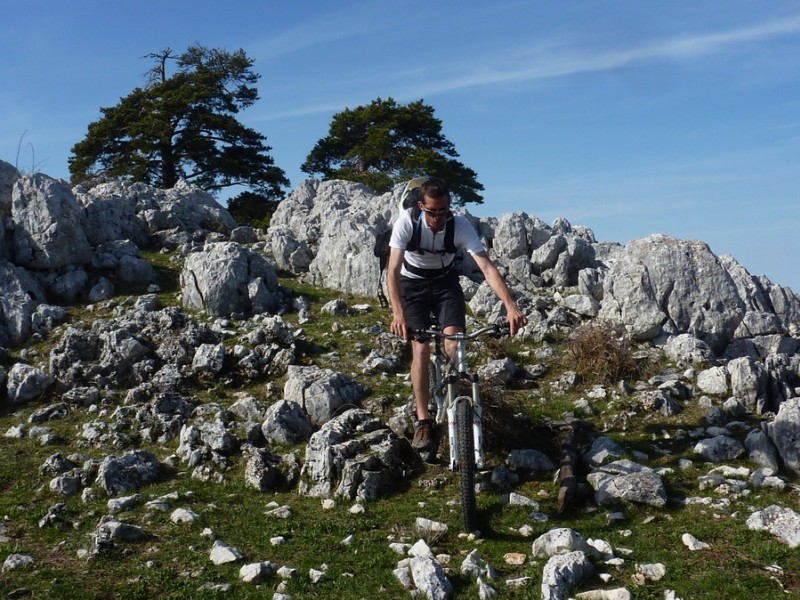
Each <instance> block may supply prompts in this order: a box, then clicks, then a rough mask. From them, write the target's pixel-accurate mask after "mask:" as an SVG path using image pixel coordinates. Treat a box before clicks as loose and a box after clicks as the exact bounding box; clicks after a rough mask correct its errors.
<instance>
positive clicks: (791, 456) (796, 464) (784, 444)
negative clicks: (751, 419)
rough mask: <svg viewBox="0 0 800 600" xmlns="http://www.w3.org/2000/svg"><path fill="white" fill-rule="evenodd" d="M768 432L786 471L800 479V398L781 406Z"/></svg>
mask: <svg viewBox="0 0 800 600" xmlns="http://www.w3.org/2000/svg"><path fill="white" fill-rule="evenodd" d="M767 431H768V433H769V437H770V439H771V440H772V442H773V443H774V444H775V447H776V448H777V450H778V453H779V454H780V456H781V459H782V460H783V464H784V466H785V467H786V469H787V470H788V471H790V472H791V473H793V474H794V475H795V476H799V477H800V398H792V399H790V400H787V401H786V402H784V403H783V404H781V407H780V410H778V414H777V416H776V417H775V420H774V421H773V422H772V423H770V424H769V425H768V426H767Z"/></svg>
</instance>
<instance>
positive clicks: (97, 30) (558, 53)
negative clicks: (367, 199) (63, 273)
mask: <svg viewBox="0 0 800 600" xmlns="http://www.w3.org/2000/svg"><path fill="white" fill-rule="evenodd" d="M0 14H2V25H0V56H3V61H2V64H0V81H2V82H3V85H2V91H0V159H2V160H5V161H7V162H10V163H12V164H16V165H17V166H18V167H19V168H20V169H21V170H25V171H31V170H39V171H42V172H44V173H47V174H49V175H51V176H53V177H62V178H65V179H66V178H68V176H69V174H68V169H67V158H68V157H69V153H70V148H71V147H72V145H74V144H75V143H76V142H78V141H80V140H81V139H82V138H83V136H84V135H85V134H86V128H87V126H88V124H89V123H90V122H91V121H94V120H96V119H98V118H99V117H100V112H99V109H100V107H107V106H113V105H115V104H116V103H117V102H118V101H119V99H120V98H121V97H123V96H126V95H127V94H128V93H129V92H130V91H132V90H133V89H134V88H135V87H137V86H141V85H142V84H143V83H144V73H145V72H146V71H147V70H148V69H149V67H150V66H152V63H151V62H149V61H148V60H147V59H144V58H142V57H143V56H145V55H146V54H148V53H152V52H157V51H159V50H162V49H164V48H166V47H170V48H172V49H173V50H175V51H176V52H178V53H180V52H182V51H183V50H185V49H186V48H187V47H188V46H190V45H192V44H196V43H199V44H202V45H205V46H208V47H220V48H226V49H228V50H236V49H238V48H242V49H244V50H245V51H246V52H247V54H248V55H249V56H250V57H251V58H252V59H253V60H254V61H255V65H254V70H255V71H256V72H258V73H260V74H261V80H260V81H259V85H258V88H259V92H260V96H261V99H260V100H259V101H258V103H257V104H256V105H255V106H253V107H252V108H250V109H248V110H247V111H245V112H244V113H242V115H241V119H242V121H243V122H245V123H246V124H247V125H248V126H250V127H253V128H255V129H257V130H258V131H260V132H261V133H263V134H264V135H266V136H267V138H268V144H269V145H270V146H271V147H272V152H271V154H272V156H273V157H274V159H275V162H276V164H277V165H278V166H279V167H281V168H282V169H283V170H284V171H285V172H286V174H287V176H288V177H289V179H290V180H291V182H292V188H293V187H294V186H296V185H297V184H299V183H300V182H301V181H302V180H303V179H304V178H305V174H303V173H301V172H300V164H302V162H303V161H304V159H305V157H306V156H307V154H308V152H309V151H310V150H311V148H312V147H313V146H314V144H315V143H316V141H317V140H319V139H320V138H322V137H324V136H325V135H327V132H328V126H329V125H330V122H331V118H332V117H333V115H334V114H335V113H337V112H339V111H341V110H343V109H344V108H346V107H350V108H353V107H356V106H359V105H365V104H369V103H370V102H371V101H372V100H374V99H376V98H378V97H381V98H387V97H390V96H391V97H393V98H394V99H396V100H397V101H399V102H402V103H407V102H410V101H414V100H419V99H423V100H424V101H425V102H426V103H427V104H429V105H431V106H432V107H433V108H434V109H435V114H436V116H437V117H438V118H439V119H440V120H441V121H442V125H443V132H444V134H445V136H447V138H448V139H449V140H450V141H452V142H453V143H454V144H455V146H456V148H457V150H458V151H459V153H460V155H461V156H460V159H461V161H462V162H464V163H465V164H466V165H467V166H469V167H470V168H472V169H474V170H475V171H476V172H477V173H478V179H479V181H480V182H481V183H483V185H484V186H485V188H486V190H485V194H484V196H485V203H484V205H482V206H471V207H470V211H471V212H472V213H473V214H476V215H494V216H500V215H501V214H502V213H504V212H508V211H512V210H513V211H525V212H527V213H528V214H530V215H535V216H538V217H540V218H541V219H543V220H544V221H546V222H552V221H553V220H555V219H556V218H558V217H565V218H566V219H568V220H569V221H570V222H571V223H572V224H573V225H586V226H588V227H591V228H592V229H593V230H594V232H595V236H596V237H597V239H598V240H600V241H614V242H620V243H626V242H628V241H630V240H632V239H636V238H639V237H643V236H646V235H649V234H651V233H664V234H667V235H671V236H674V237H677V238H681V239H693V240H702V241H704V242H706V243H708V244H709V246H710V247H711V249H712V250H713V251H714V252H715V253H716V254H718V255H721V254H732V255H733V256H734V257H735V258H736V259H737V260H738V261H739V262H740V263H742V264H743V265H744V266H745V267H746V268H747V269H748V270H749V271H750V272H751V273H752V274H754V275H767V276H768V277H769V278H770V279H771V280H772V281H773V282H774V283H779V284H781V285H784V286H789V287H791V288H792V289H793V290H795V291H798V292H800V270H798V269H797V266H796V265H797V263H798V258H800V249H799V248H800V245H799V244H798V226H800V3H798V2H796V1H795V0H792V1H781V0H774V1H770V2H755V1H746V2H745V1H737V0H731V1H724V2H723V1H715V0H703V1H697V0H693V1H681V0H674V1H670V2H658V1H652V2H650V1H648V2H642V1H639V0H636V1H633V0H620V1H613V2H611V1H604V0H595V1H591V2H588V1H572V2H533V1H516V0H511V1H509V0H495V1H493V2H483V1H481V2H478V1H462V2H453V1H440V2H421V1H417V0H407V1H403V2H397V1H396V0H395V1H391V0H357V1H351V0H341V1H339V2H335V3H334V2H322V1H318V2H309V1H293V2H289V1H285V2H276V1H247V2H245V1H236V0H230V1H228V2H224V3H223V2H219V1H217V2H210V1H205V0H193V1H191V2H189V1H181V2H178V1H175V0H162V1H160V2H158V3H156V2H151V1H149V0H137V1H128V0H103V1H93V2H89V1H82V0H75V1H71V2H43V1H38V0H19V1H18V0H0Z"/></svg>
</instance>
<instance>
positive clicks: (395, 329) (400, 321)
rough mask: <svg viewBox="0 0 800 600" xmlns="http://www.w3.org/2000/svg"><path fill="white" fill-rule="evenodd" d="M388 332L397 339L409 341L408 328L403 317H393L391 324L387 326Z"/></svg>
mask: <svg viewBox="0 0 800 600" xmlns="http://www.w3.org/2000/svg"><path fill="white" fill-rule="evenodd" d="M389 330H390V331H391V332H392V333H393V334H395V335H396V336H398V337H401V338H403V339H404V340H406V341H408V340H409V336H408V334H409V331H408V326H407V325H406V320H405V317H394V318H393V319H392V324H391V325H390V326H389Z"/></svg>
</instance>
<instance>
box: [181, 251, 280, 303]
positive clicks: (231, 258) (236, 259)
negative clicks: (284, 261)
mask: <svg viewBox="0 0 800 600" xmlns="http://www.w3.org/2000/svg"><path fill="white" fill-rule="evenodd" d="M180 283H181V294H182V299H183V303H184V305H185V306H186V307H188V308H192V309H197V310H204V311H205V312H207V313H208V314H209V315H212V316H230V315H232V314H239V315H243V314H247V315H251V314H262V313H269V312H270V311H272V310H274V309H276V308H277V307H278V306H279V304H280V302H281V299H282V298H281V294H280V290H279V289H278V276H277V274H276V272H275V268H274V267H273V266H272V264H271V263H270V262H269V261H267V259H266V258H264V257H263V256H262V255H260V254H258V253H256V252H253V251H251V250H250V249H249V248H247V247H245V246H242V245H241V244H238V243H236V242H215V243H209V244H207V245H206V246H205V247H204V248H203V249H202V250H200V251H199V252H194V253H192V254H190V255H189V256H188V257H187V258H186V262H185V264H184V267H183V271H182V272H181V276H180Z"/></svg>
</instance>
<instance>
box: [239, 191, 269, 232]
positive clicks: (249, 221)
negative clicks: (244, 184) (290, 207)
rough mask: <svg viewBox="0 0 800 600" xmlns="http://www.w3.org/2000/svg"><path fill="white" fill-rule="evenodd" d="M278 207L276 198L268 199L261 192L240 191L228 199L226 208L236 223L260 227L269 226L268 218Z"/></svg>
mask: <svg viewBox="0 0 800 600" xmlns="http://www.w3.org/2000/svg"><path fill="white" fill-rule="evenodd" d="M276 208H278V201H277V200H270V199H269V198H267V197H266V196H262V195H261V194H254V193H253V192H242V193H241V194H239V195H238V196H236V197H235V198H231V199H230V200H228V210H229V211H230V213H231V214H232V215H233V218H234V219H236V222H237V223H240V224H242V225H250V226H251V227H260V228H263V229H266V228H267V227H269V219H270V217H271V216H272V213H274V212H275V209H276Z"/></svg>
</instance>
